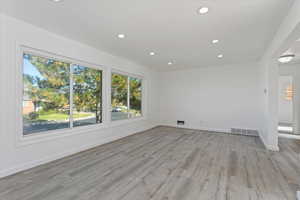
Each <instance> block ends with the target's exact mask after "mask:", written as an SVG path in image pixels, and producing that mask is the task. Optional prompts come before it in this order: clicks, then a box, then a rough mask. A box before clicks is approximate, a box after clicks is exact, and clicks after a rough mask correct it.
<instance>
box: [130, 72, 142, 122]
mask: <svg viewBox="0 0 300 200" xmlns="http://www.w3.org/2000/svg"><path fill="white" fill-rule="evenodd" d="M129 81H130V82H129V88H130V90H129V91H130V101H129V102H130V110H129V113H130V117H140V116H142V80H141V79H138V78H131V77H130V78H129Z"/></svg>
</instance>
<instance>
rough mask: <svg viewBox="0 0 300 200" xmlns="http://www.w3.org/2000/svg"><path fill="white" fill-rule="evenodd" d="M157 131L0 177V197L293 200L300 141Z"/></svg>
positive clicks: (26, 199) (14, 199)
mask: <svg viewBox="0 0 300 200" xmlns="http://www.w3.org/2000/svg"><path fill="white" fill-rule="evenodd" d="M280 148H281V152H269V151H267V150H265V149H264V147H263V145H262V143H261V141H260V140H259V138H256V137H247V136H237V135H228V134H222V133H208V132H204V131H193V130H185V129H176V128H169V127H158V128H154V129H152V130H149V131H145V132H143V133H140V134H136V135H133V136H130V137H127V138H124V139H121V140H118V141H116V142H113V143H110V144H106V145H102V146H99V147H96V148H94V149H91V150H88V151H85V152H82V153H79V154H76V155H73V156H69V157H66V158H63V159H61V160H57V161H54V162H52V163H49V164H46V165H42V166H39V167H36V168H34V169H31V170H28V171H25V172H22V173H19V174H17V175H13V176H10V177H7V178H4V179H0V200H102V199H103V200H150V199H151V200H159V199H161V200H217V199H218V200H221V199H224V200H225V199H226V200H250V199H251V200H255V199H261V200H295V199H296V191H297V190H299V189H300V186H299V184H300V157H299V155H300V142H299V141H296V140H288V139H280Z"/></svg>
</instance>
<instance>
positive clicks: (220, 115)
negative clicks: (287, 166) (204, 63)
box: [159, 63, 262, 132]
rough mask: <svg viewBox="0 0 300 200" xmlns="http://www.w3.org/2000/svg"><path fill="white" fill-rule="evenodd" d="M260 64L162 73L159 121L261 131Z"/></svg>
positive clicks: (189, 126)
mask: <svg viewBox="0 0 300 200" xmlns="http://www.w3.org/2000/svg"><path fill="white" fill-rule="evenodd" d="M258 75H259V64H258V63H253V64H239V65H229V66H218V67H208V68H202V69H187V70H179V71H170V72H162V73H161V74H160V94H159V97H160V107H159V108H160V109H159V110H160V116H161V118H160V122H161V124H164V125H171V126H176V122H177V120H184V121H185V122H186V125H185V126H184V127H187V128H195V129H209V130H218V131H226V132H227V131H230V128H245V129H257V130H260V129H261V124H260V123H261V119H262V112H261V103H262V102H261V99H262V97H261V95H262V94H261V93H260V90H259V84H260V82H259V76H258Z"/></svg>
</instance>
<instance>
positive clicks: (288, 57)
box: [278, 54, 295, 63]
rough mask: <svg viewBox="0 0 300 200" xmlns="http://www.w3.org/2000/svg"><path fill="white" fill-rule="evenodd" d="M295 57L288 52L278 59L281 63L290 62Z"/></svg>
mask: <svg viewBox="0 0 300 200" xmlns="http://www.w3.org/2000/svg"><path fill="white" fill-rule="evenodd" d="M294 58H295V55H294V54H286V55H282V56H280V57H279V58H278V61H279V62H281V63H288V62H291V61H292V60H293V59H294Z"/></svg>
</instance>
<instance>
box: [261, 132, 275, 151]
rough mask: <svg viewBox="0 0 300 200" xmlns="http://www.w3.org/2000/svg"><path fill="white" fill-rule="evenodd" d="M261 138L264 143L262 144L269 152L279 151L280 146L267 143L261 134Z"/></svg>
mask: <svg viewBox="0 0 300 200" xmlns="http://www.w3.org/2000/svg"><path fill="white" fill-rule="evenodd" d="M259 138H260V140H261V141H262V143H263V144H264V146H265V148H266V149H267V150H270V151H279V147H278V145H269V144H268V143H267V142H266V140H265V138H264V137H263V136H262V135H261V134H259Z"/></svg>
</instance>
